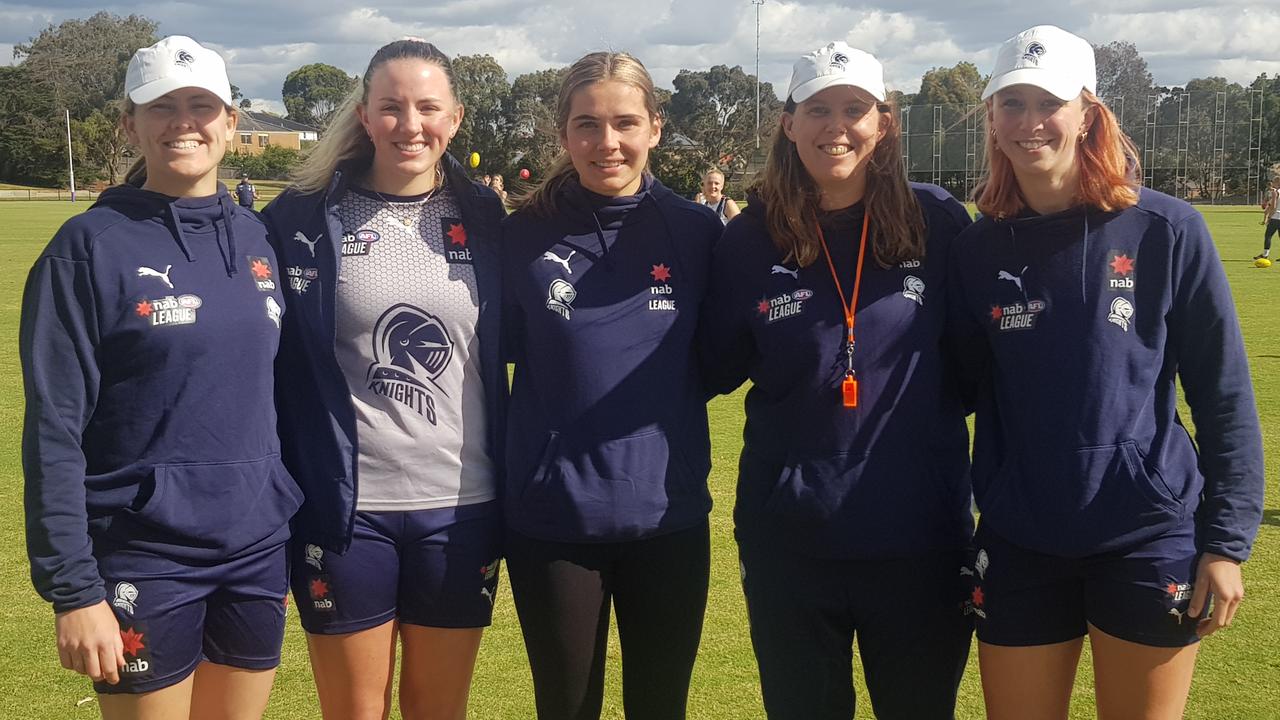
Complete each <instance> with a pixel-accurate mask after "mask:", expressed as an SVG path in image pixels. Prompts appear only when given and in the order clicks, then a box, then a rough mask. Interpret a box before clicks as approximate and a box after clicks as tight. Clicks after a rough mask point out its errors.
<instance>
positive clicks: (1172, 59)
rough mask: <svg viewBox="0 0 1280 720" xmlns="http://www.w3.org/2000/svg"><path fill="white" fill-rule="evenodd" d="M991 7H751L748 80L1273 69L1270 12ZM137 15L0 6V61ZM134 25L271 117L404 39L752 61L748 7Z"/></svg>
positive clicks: (295, 8)
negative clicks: (877, 64)
mask: <svg viewBox="0 0 1280 720" xmlns="http://www.w3.org/2000/svg"><path fill="white" fill-rule="evenodd" d="M1037 4H1038V3H1037ZM1032 5H1033V3H1029V2H1022V3H1005V2H993V1H991V0H975V1H973V2H956V1H955V0H900V1H899V2H895V3H885V2H867V3H858V2H816V1H814V0H791V1H780V0H765V2H764V4H763V5H761V6H760V76H761V78H762V79H764V80H766V81H768V82H771V83H773V85H774V88H775V89H777V90H780V91H781V90H785V87H786V83H787V80H788V77H789V75H790V69H791V63H792V62H793V61H794V60H795V58H796V57H798V56H799V55H800V54H802V53H804V52H806V51H808V50H811V49H814V48H816V47H819V46H821V45H823V44H825V43H827V42H830V41H832V40H844V41H846V42H848V43H849V44H850V45H853V46H854V47H858V48H862V49H865V50H868V51H870V52H872V53H874V54H875V55H876V56H877V57H878V58H880V60H881V61H882V62H884V64H885V69H886V74H887V78H886V80H887V82H888V84H889V86H890V88H892V89H898V90H903V91H905V92H913V91H915V90H916V89H917V87H918V85H919V82H920V76H921V74H922V73H923V72H924V71H925V70H927V69H929V68H931V67H936V66H951V65H954V64H955V63H956V62H958V61H960V60H970V61H972V62H974V63H977V65H978V67H979V68H980V69H982V70H983V71H984V72H985V71H987V70H988V69H989V67H990V65H991V62H992V60H993V58H994V47H995V46H996V45H997V44H999V42H1000V41H1001V40H1003V39H1004V38H1006V37H1009V36H1011V35H1013V34H1015V33H1017V32H1019V31H1021V30H1023V29H1025V28H1027V27H1029V26H1031V25H1035V24H1041V23H1052V24H1055V25H1059V26H1061V27H1064V28H1066V29H1068V30H1071V31H1072V32H1075V33H1077V34H1079V35H1082V36H1083V37H1085V38H1087V39H1089V40H1090V41H1092V42H1094V43H1095V44H1102V43H1107V42H1110V41H1112V40H1128V41H1130V42H1133V43H1134V44H1136V45H1137V47H1138V50H1139V52H1141V53H1142V55H1143V56H1144V57H1145V58H1146V59H1147V63H1148V64H1149V66H1150V68H1151V71H1152V73H1153V74H1154V75H1155V79H1156V82H1157V83H1158V84H1162V85H1181V84H1183V83H1185V82H1186V81H1187V80H1189V79H1191V78H1195V77H1205V76H1210V75H1221V76H1224V77H1226V78H1228V79H1229V80H1232V81H1235V82H1240V83H1248V82H1249V81H1251V80H1253V79H1254V78H1255V77H1257V75H1258V73H1261V72H1266V73H1268V74H1270V75H1275V74H1277V73H1280V4H1277V3H1266V4H1264V3H1261V2H1253V1H1252V0H1128V1H1127V2H1116V1H1115V0H1059V1H1057V2H1053V3H1047V5H1049V6H1050V7H1048V8H1045V9H1038V8H1033V7H1032ZM138 8H139V6H138V5H135V4H133V3H128V4H124V3H121V4H110V3H108V4H101V2H100V1H99V2H95V3H92V4H91V3H89V2H87V1H86V0H41V1H40V2H38V3H37V2H34V1H33V0H3V2H0V63H12V62H13V59H12V54H13V53H12V50H13V45H14V44H16V43H21V42H25V41H26V40H28V39H29V38H31V37H32V36H34V35H35V34H37V33H38V32H39V31H40V30H41V29H42V28H44V27H46V26H47V25H49V24H57V23H59V22H61V21H62V20H65V19H67V18H73V17H88V16H89V15H91V14H93V13H94V12H97V11H98V10H108V11H110V12H113V13H116V14H120V15H127V14H129V13H130V12H137V11H138ZM143 8H144V10H143V13H144V14H145V15H147V16H148V17H150V18H152V19H154V20H156V21H158V22H159V23H160V33H161V34H162V35H167V34H186V35H191V36H193V37H195V38H196V39H197V40H200V41H201V42H204V43H207V44H209V45H211V46H213V47H214V48H216V49H218V50H219V51H221V52H222V53H223V56H224V57H225V58H226V59H227V62H228V66H229V70H230V73H231V80H232V82H234V83H236V84H237V85H239V86H240V88H241V89H242V90H243V91H244V93H245V95H246V96H248V97H250V98H254V99H255V100H257V101H261V104H262V105H263V106H266V107H272V108H275V109H282V108H283V105H282V104H281V103H280V86H281V85H282V84H283V82H284V78H285V75H287V74H288V73H289V72H290V71H292V70H294V69H296V68H298V67H300V66H302V65H305V64H307V63H313V62H326V63H330V64H333V65H337V66H338V67H341V68H343V69H344V70H346V71H347V72H349V73H352V74H356V73H359V72H361V71H362V70H363V68H364V66H365V64H366V63H367V62H368V59H369V56H370V55H372V54H373V51H374V50H376V49H377V48H378V46H380V45H381V44H383V43H385V42H388V41H390V40H394V39H396V38H399V37H402V36H405V35H414V36H419V37H423V38H426V39H428V40H431V41H433V42H435V43H436V44H437V45H438V46H439V47H440V48H441V49H443V50H444V51H445V52H447V53H450V54H451V55H470V54H477V53H488V54H490V55H493V56H494V57H495V58H496V59H497V60H498V62H499V63H500V64H501V65H502V67H503V68H505V69H506V71H507V73H508V74H509V76H510V77H515V76H516V75H518V74H521V73H524V72H529V71H532V70H540V69H543V68H546V67H552V66H558V65H566V64H568V63H571V62H572V61H573V60H575V59H576V58H578V57H579V56H581V55H582V54H584V53H586V52H589V51H592V50H598V49H603V48H610V49H617V50H627V51H629V52H631V53H633V54H634V55H636V56H637V57H639V58H640V59H641V60H642V61H643V62H644V63H645V64H646V65H647V66H648V67H649V69H650V72H651V73H652V74H653V77H654V80H655V81H657V82H658V84H659V85H662V86H664V87H671V81H672V78H674V77H675V75H676V73H677V72H678V71H679V70H680V69H681V68H689V69H705V68H708V67H710V66H712V65H717V64H725V65H730V66H732V65H742V66H743V67H744V68H745V69H746V70H747V71H748V72H751V71H752V70H753V68H754V63H755V57H754V56H755V31H756V21H755V18H756V15H755V12H756V8H755V6H754V5H753V4H752V2H751V0H639V1H638V2H636V1H632V2H626V3H606V2H600V1H599V0H594V1H593V0H565V1H557V2H554V3H546V4H543V3H529V2H514V1H512V0H426V1H425V2H424V1H423V0H414V1H412V2H407V1H404V0H388V1H386V2H382V3H379V4H378V5H377V6H373V5H361V3H360V0H355V1H354V2H352V1H351V0H311V1H310V2H305V3H304V2H297V1H294V2H282V1H281V0H222V1H220V2H218V3H193V2H181V3H174V2H158V3H149V4H146V5H145V6H143Z"/></svg>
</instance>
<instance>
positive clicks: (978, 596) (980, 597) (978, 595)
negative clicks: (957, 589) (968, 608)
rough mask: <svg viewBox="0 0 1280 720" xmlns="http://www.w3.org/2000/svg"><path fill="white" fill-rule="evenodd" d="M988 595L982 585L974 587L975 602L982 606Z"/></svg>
mask: <svg viewBox="0 0 1280 720" xmlns="http://www.w3.org/2000/svg"><path fill="white" fill-rule="evenodd" d="M986 599H987V596H986V595H984V594H983V592H982V587H981V586H978V587H975V588H974V589H973V604H974V605H977V606H978V607H982V603H984V602H986Z"/></svg>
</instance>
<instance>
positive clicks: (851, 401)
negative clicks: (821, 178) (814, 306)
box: [814, 210, 871, 408]
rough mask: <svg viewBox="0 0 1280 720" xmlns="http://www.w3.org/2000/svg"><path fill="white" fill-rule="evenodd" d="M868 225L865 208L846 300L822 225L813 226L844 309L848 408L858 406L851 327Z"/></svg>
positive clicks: (843, 385)
mask: <svg viewBox="0 0 1280 720" xmlns="http://www.w3.org/2000/svg"><path fill="white" fill-rule="evenodd" d="M870 225H871V212H870V210H867V211H865V212H863V214H862V239H861V240H859V241H858V265H857V269H856V270H855V271H854V274H853V297H851V298H849V300H848V301H847V302H846V301H845V299H844V288H843V287H841V285H840V275H839V274H837V273H836V264H835V263H834V262H833V261H832V260H831V251H830V250H828V249H827V239H826V237H824V236H823V234H822V226H821V225H819V224H818V223H817V222H814V227H815V228H817V230H818V242H820V243H822V254H823V255H824V256H826V258H827V267H828V268H830V270H831V279H832V280H834V281H835V283H836V292H837V293H839V294H840V309H841V310H843V311H844V324H845V328H846V330H847V332H848V335H847V337H846V341H845V346H844V352H845V358H846V359H847V361H848V366H847V367H846V368H845V376H844V382H843V383H841V385H840V394H841V397H842V399H843V402H844V406H845V407H848V408H856V407H858V379H857V373H856V372H854V370H853V349H854V345H855V343H854V333H853V328H854V325H855V324H856V323H857V320H858V317H857V312H858V292H859V291H860V290H861V289H862V261H863V259H864V258H865V257H866V254H867V228H868V227H870Z"/></svg>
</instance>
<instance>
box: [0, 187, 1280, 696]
mask: <svg viewBox="0 0 1280 720" xmlns="http://www.w3.org/2000/svg"><path fill="white" fill-rule="evenodd" d="M86 207H87V205H86V204H76V205H71V204H69V203H50V202H5V203H0V264H2V265H0V266H3V267H4V268H5V269H6V270H7V272H6V273H4V274H3V275H0V337H4V338H5V339H6V342H5V343H4V344H3V346H2V347H3V349H0V477H4V478H8V480H6V481H4V482H2V483H0V508H4V509H3V510H0V587H4V588H6V589H7V592H5V593H4V596H3V597H4V599H3V602H0V667H3V668H4V669H3V671H0V698H3V700H0V706H3V707H4V713H3V715H4V716H5V717H14V718H18V717H22V718H90V717H97V709H96V706H95V704H93V703H87V704H86V705H84V706H82V707H79V708H77V707H75V704H76V701H77V700H80V699H81V698H84V697H87V696H90V695H92V690H91V688H90V686H89V683H88V682H87V681H86V680H85V679H84V678H82V677H79V676H76V675H74V674H73V673H71V672H70V671H66V670H63V669H61V668H60V667H59V665H58V661H57V653H56V651H55V649H54V642H53V640H54V637H53V617H52V614H51V613H50V611H49V607H48V606H47V605H45V604H44V603H43V602H42V601H41V600H40V599H39V598H38V597H37V596H36V594H35V592H34V591H33V590H32V589H31V585H30V581H29V578H28V570H27V563H26V556H25V550H24V547H23V529H22V511H21V507H22V489H21V488H22V481H21V468H20V466H19V454H18V444H19V434H20V432H21V412H22V394H21V393H22V388H21V380H20V376H19V369H18V358H17V332H18V308H19V302H20V299H21V293H22V283H23V281H24V279H25V275H26V271H27V268H28V267H29V266H30V264H31V262H32V260H33V259H34V257H35V256H36V254H37V253H38V252H39V251H40V248H41V247H42V246H43V244H44V243H45V242H46V241H47V240H48V238H49V237H50V236H51V235H52V233H53V231H54V230H55V229H56V228H57V227H58V225H59V224H60V223H61V222H62V221H63V220H64V219H66V217H67V216H68V215H69V214H70V213H72V212H76V211H80V210H83V209H85V208H86ZM1205 213H1206V216H1207V217H1208V220H1209V224H1210V227H1211V228H1212V229H1213V231H1214V234H1215V237H1216V238H1217V241H1218V244H1219V248H1220V250H1221V254H1222V256H1223V260H1224V263H1225V266H1226V270H1227V276H1228V278H1229V279H1230V281H1231V284H1232V287H1233V289H1234V291H1235V297H1236V302H1237V305H1238V309H1239V312H1240V319H1241V322H1242V324H1243V326H1244V335H1245V342H1246V344H1247V346H1248V351H1249V358H1250V362H1251V363H1252V365H1253V373H1254V382H1255V389H1256V391H1257V394H1258V406H1259V408H1260V410H1261V413H1262V424H1263V429H1264V440H1265V443H1266V450H1267V468H1268V472H1267V477H1268V495H1267V498H1268V504H1267V514H1266V519H1265V520H1264V523H1263V526H1262V530H1261V532H1260V534H1259V537H1258V541H1257V546H1256V550H1255V552H1254V557H1253V559H1252V560H1251V561H1250V562H1249V563H1248V564H1246V565H1245V582H1246V587H1247V591H1248V597H1247V598H1246V600H1245V603H1244V605H1243V607H1242V609H1241V612H1240V614H1239V615H1238V616H1237V620H1236V623H1235V625H1234V626H1233V627H1232V628H1231V629H1230V630H1228V631H1226V632H1224V633H1222V634H1220V635H1218V636H1215V637H1213V638H1210V639H1209V640H1208V641H1206V642H1205V643H1204V644H1203V648H1202V650H1201V654H1200V663H1199V668H1198V671H1197V673H1196V678H1195V682H1194V684H1193V686H1192V689H1191V699H1190V702H1189V704H1188V707H1187V714H1186V717H1188V718H1196V719H1199V720H1227V719H1231V720H1268V719H1273V718H1275V717H1277V715H1278V714H1280V710H1277V708H1280V510H1278V509H1277V500H1276V498H1277V490H1280V487H1278V483H1277V480H1276V478H1277V472H1276V470H1277V462H1278V460H1280V441H1278V439H1277V433H1280V312H1277V311H1278V310H1280V267H1277V268H1272V269H1270V270H1260V269H1255V268H1253V267H1252V265H1251V263H1250V262H1249V258H1250V257H1252V256H1253V254H1254V253H1256V252H1257V251H1258V247H1259V245H1260V240H1261V235H1262V228H1261V226H1260V225H1258V219H1259V217H1260V216H1261V213H1259V212H1258V211H1257V210H1256V209H1253V208H1248V209H1246V208H1206V209H1205ZM742 419H743V418H742V395H741V393H739V394H737V395H734V396H732V397H728V398H720V399H718V400H716V401H714V402H713V403H712V405H711V423H712V442H713V453H714V469H713V470H712V474H711V488H712V492H713V494H714V496H715V500H716V506H715V510H714V511H713V512H712V515H711V528H712V542H713V546H712V577H711V597H710V600H709V602H708V607H707V621H706V630H705V632H704V635H703V640H702V651H701V654H700V656H699V659H698V665H697V667H696V669H695V671H694V678H693V688H692V690H691V693H690V717H691V718H711V719H716V720H743V719H748V718H761V717H763V716H764V713H763V711H762V710H761V705H760V691H759V685H758V683H757V680H756V674H755V662H754V659H753V657H752V654H751V646H750V641H749V639H748V635H747V628H746V612H745V608H744V605H743V601H742V595H741V591H740V590H739V586H738V568H737V556H736V552H735V548H734V545H733V541H732V533H731V528H732V520H731V510H732V506H733V486H734V479H735V476H736V472H737V457H738V451H739V450H740V448H741V428H742ZM885 591H891V588H886V589H885ZM903 622H910V618H903ZM609 658H610V665H609V669H608V687H607V692H606V700H605V710H604V715H603V716H604V717H605V718H622V710H621V702H620V700H621V693H620V691H619V677H620V669H619V665H618V658H619V651H618V645H617V640H616V635H615V637H614V639H613V642H611V644H610V647H609ZM1092 686H1093V683H1092V670H1091V668H1090V666H1089V664H1088V657H1087V651H1086V659H1085V664H1084V665H1083V666H1082V667H1081V671H1080V674H1079V677H1078V679H1077V682H1076V692H1075V700H1074V702H1073V706H1072V713H1071V717H1072V718H1073V719H1083V718H1091V717H1094V711H1093V701H1092V696H1093V692H1092ZM858 687H859V698H860V701H859V704H858V715H857V717H858V718H870V717H872V716H871V712H870V705H869V703H867V702H866V693H865V689H864V688H863V686H862V684H861V682H860V681H859V682H858ZM957 714H958V717H960V718H963V719H966V720H976V719H977V718H981V717H983V707H982V693H981V688H980V686H979V682H978V671H977V664H976V653H974V654H973V656H971V660H970V665H969V671H968V673H967V674H966V676H965V679H964V684H963V685H962V686H961V691H960V707H959V710H958V713H957ZM318 716H319V714H318V711H317V706H316V703H315V699H314V690H313V688H312V685H311V680H310V674H309V670H308V666H307V658H306V648H305V643H304V639H303V636H302V632H301V629H300V628H299V626H298V623H297V618H296V616H292V615H291V617H290V621H289V630H288V635H287V637H286V639H285V647H284V661H283V664H282V666H281V668H280V672H279V676H278V679H277V682H276V687H275V691H274V693H273V695H272V700H271V706H270V708H269V710H268V713H267V717H270V718H278V719H281V720H283V719H286V718H288V719H292V718H304V717H306V718H309V717H318ZM393 716H394V717H398V714H394V715H393ZM469 717H471V718H477V719H483V720H494V719H510V720H525V719H526V718H532V717H534V711H533V693H532V686H531V682H530V678H529V670H528V665H527V662H526V660H525V655H524V647H523V645H522V643H521V639H520V630H519V627H518V625H517V623H516V617H515V611H514V608H513V606H512V602H511V595H510V592H509V591H508V589H507V587H506V580H505V579H504V580H503V587H502V590H501V593H500V595H499V598H498V602H497V609H496V612H495V617H494V625H493V627H492V628H491V629H490V630H489V631H488V632H487V633H486V636H485V641H484V645H483V647H482V649H481V655H480V660H479V663H478V667H477V670H476V678H475V683H474V685H473V687H472V702H471V712H470V714H469Z"/></svg>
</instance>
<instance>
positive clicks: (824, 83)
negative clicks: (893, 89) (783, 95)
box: [791, 75, 885, 103]
mask: <svg viewBox="0 0 1280 720" xmlns="http://www.w3.org/2000/svg"><path fill="white" fill-rule="evenodd" d="M837 85H848V86H849V87H856V88H861V89H863V90H866V91H867V93H868V94H869V95H871V97H873V98H875V99H876V100H878V101H879V102H884V98H885V93H884V86H883V85H881V86H880V87H879V88H869V87H865V86H863V85H859V84H857V83H854V82H850V81H849V77H848V76H847V75H820V76H818V77H816V78H814V79H812V80H810V81H808V82H804V83H801V84H800V85H798V86H797V87H796V89H795V90H792V91H791V99H792V100H794V101H796V102H797V103H802V102H804V101H805V100H808V99H809V98H811V97H813V96H814V95H817V94H818V93H820V92H822V91H823V90H826V89H827V88H829V87H836V86H837Z"/></svg>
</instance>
